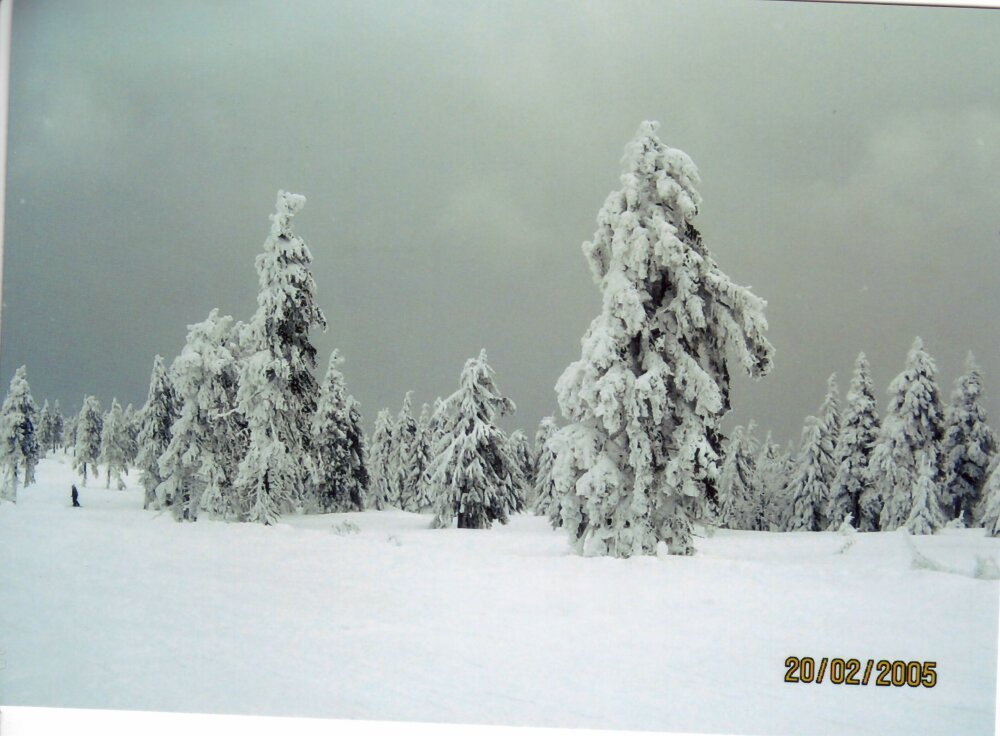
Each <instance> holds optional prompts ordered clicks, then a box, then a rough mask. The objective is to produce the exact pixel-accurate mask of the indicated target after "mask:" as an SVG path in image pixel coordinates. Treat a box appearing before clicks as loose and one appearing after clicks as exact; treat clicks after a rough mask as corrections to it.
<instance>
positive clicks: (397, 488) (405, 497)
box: [389, 391, 420, 511]
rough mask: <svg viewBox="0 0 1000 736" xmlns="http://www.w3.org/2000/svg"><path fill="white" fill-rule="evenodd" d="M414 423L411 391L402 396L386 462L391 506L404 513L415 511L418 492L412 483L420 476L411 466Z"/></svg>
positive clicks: (414, 439) (414, 455) (414, 453)
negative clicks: (401, 403) (397, 507)
mask: <svg viewBox="0 0 1000 736" xmlns="http://www.w3.org/2000/svg"><path fill="white" fill-rule="evenodd" d="M416 445H417V421H416V420H415V419H414V418H413V392H412V391H407V392H406V395H405V396H403V405H402V407H401V408H400V410H399V414H397V415H396V424H395V431H394V433H393V443H392V455H391V457H390V463H389V481H390V486H391V488H390V493H391V497H392V499H393V500H394V503H393V505H394V506H399V508H401V509H403V510H405V511H416V510H417V507H416V502H417V496H418V495H419V491H418V490H417V486H416V484H415V481H416V480H418V479H419V477H420V476H419V474H414V472H413V464H414V462H415V459H416V453H417V451H418V448H417V446H416Z"/></svg>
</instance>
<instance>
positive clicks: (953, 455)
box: [941, 352, 997, 525]
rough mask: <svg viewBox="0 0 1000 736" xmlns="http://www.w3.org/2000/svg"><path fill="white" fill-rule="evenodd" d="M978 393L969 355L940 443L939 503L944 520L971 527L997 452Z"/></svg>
mask: <svg viewBox="0 0 1000 736" xmlns="http://www.w3.org/2000/svg"><path fill="white" fill-rule="evenodd" d="M982 392H983V386H982V378H981V376H980V373H979V366H978V365H977V364H976V359H975V357H974V356H973V355H972V353H971V352H970V353H969V354H968V356H967V357H966V359H965V373H964V374H963V375H962V376H960V377H959V378H958V379H957V380H956V381H955V388H954V390H953V391H952V395H951V403H950V404H949V406H948V410H947V413H946V425H945V431H944V438H943V440H942V443H941V461H942V474H943V478H944V492H943V494H942V496H943V498H942V502H943V503H944V504H947V511H948V516H950V517H951V518H960V519H962V521H963V522H964V523H965V524H966V525H971V524H972V523H973V510H974V509H975V508H976V505H977V504H978V503H979V498H980V495H981V493H982V489H983V484H984V483H985V482H986V469H987V468H988V467H989V464H990V461H991V460H992V458H993V455H994V454H995V453H996V450H997V439H996V435H994V434H993V430H991V429H990V427H989V425H988V424H987V423H986V409H985V408H984V407H983V403H982Z"/></svg>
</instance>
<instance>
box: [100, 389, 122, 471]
mask: <svg viewBox="0 0 1000 736" xmlns="http://www.w3.org/2000/svg"><path fill="white" fill-rule="evenodd" d="M128 441H129V438H128V428H127V427H126V426H125V412H123V411H122V407H121V404H119V403H118V399H114V398H113V399H111V408H110V409H109V410H108V413H107V414H106V415H105V417H104V426H103V427H102V428H101V454H100V457H98V462H99V463H101V464H102V465H104V466H106V469H107V481H106V482H105V484H104V487H105V488H110V487H111V481H112V480H114V482H115V488H117V489H118V490H119V491H123V490H125V481H124V479H123V478H122V476H123V475H124V474H125V473H126V472H127V471H128V460H127V456H128Z"/></svg>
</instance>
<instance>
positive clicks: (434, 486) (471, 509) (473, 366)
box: [428, 350, 524, 529]
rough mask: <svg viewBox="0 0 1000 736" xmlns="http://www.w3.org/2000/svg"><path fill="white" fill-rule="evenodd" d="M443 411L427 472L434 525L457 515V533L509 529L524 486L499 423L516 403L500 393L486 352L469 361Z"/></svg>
mask: <svg viewBox="0 0 1000 736" xmlns="http://www.w3.org/2000/svg"><path fill="white" fill-rule="evenodd" d="M442 410H443V412H444V413H443V416H442V422H443V423H442V427H443V431H442V437H441V440H440V445H439V446H438V447H437V448H435V458H434V460H433V462H432V463H431V466H430V468H429V469H428V474H429V475H430V486H431V494H432V497H433V498H434V511H435V515H436V516H435V526H438V527H445V526H449V525H450V524H451V521H452V519H454V518H455V517H456V516H457V517H458V528H459V529H486V528H489V527H490V526H491V525H492V523H493V522H494V521H499V522H500V523H501V524H506V523H507V516H508V514H510V513H512V512H515V511H520V510H521V509H522V508H523V506H524V501H523V499H522V498H521V496H520V488H521V484H522V482H523V481H522V479H521V476H520V469H519V468H518V466H517V462H516V461H515V460H514V458H513V457H511V455H510V452H509V443H508V441H507V438H506V437H505V436H504V433H503V432H502V431H501V430H500V429H499V428H498V427H497V426H496V424H495V422H496V420H497V419H498V418H499V417H501V416H503V415H505V414H512V413H513V412H514V402H512V401H511V400H510V399H507V398H505V397H503V396H502V395H501V394H500V391H499V390H498V389H497V387H496V384H495V383H494V380H493V369H492V368H490V366H489V364H488V363H487V362H486V351H485V350H483V351H482V352H480V353H479V357H478V358H470V359H469V360H468V361H466V363H465V367H464V368H463V369H462V376H461V380H460V388H459V389H458V391H456V392H455V393H454V394H452V395H451V396H450V397H449V398H448V399H447V400H446V401H445V402H444V404H443V406H442Z"/></svg>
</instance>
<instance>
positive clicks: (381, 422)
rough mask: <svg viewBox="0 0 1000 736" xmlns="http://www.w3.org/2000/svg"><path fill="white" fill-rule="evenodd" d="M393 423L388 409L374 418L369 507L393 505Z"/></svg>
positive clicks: (377, 507) (378, 507)
mask: <svg viewBox="0 0 1000 736" xmlns="http://www.w3.org/2000/svg"><path fill="white" fill-rule="evenodd" d="M393 430H394V426H393V421H392V417H391V416H390V415H389V410H388V409H382V410H381V411H380V412H379V413H378V414H377V415H376V417H375V429H374V430H373V431H372V449H371V453H370V457H371V462H370V463H369V472H370V473H371V484H372V489H371V490H372V493H371V506H372V507H373V508H376V509H379V510H381V509H385V508H388V507H390V506H392V505H393V498H392V490H391V483H390V478H391V477H392V470H391V462H392V453H393V451H392V440H393Z"/></svg>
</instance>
